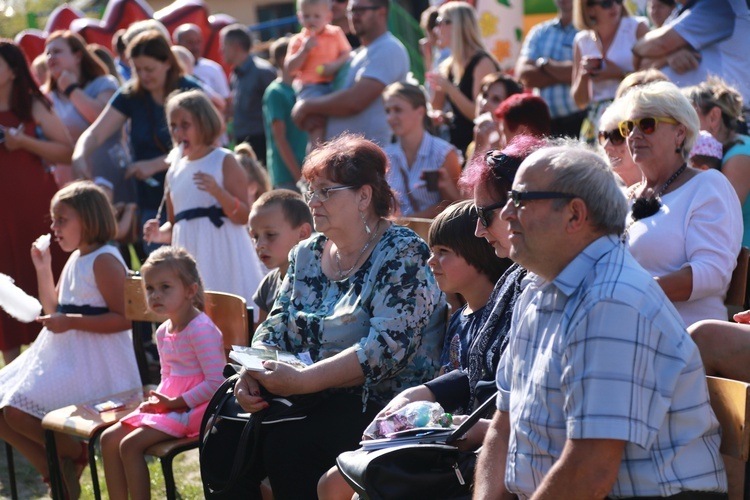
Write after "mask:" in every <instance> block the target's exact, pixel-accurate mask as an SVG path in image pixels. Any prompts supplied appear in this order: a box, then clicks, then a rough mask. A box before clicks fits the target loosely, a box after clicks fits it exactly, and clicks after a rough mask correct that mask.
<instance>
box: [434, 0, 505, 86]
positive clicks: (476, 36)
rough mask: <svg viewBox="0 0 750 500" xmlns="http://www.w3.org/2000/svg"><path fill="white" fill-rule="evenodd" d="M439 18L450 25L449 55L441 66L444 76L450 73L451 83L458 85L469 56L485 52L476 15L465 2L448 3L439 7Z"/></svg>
mask: <svg viewBox="0 0 750 500" xmlns="http://www.w3.org/2000/svg"><path fill="white" fill-rule="evenodd" d="M439 12H440V17H441V18H442V19H443V20H447V21H448V22H449V23H450V25H451V35H452V36H451V55H450V57H448V58H447V59H446V60H445V61H444V62H443V63H442V64H441V69H442V72H443V74H444V75H446V76H447V75H448V73H449V72H451V73H452V76H453V83H456V84H457V83H458V82H460V81H461V78H462V77H463V75H464V70H465V69H466V65H467V64H468V63H469V60H470V57H471V55H473V54H474V53H475V52H478V51H486V49H485V47H484V42H482V35H481V34H480V33H479V23H478V22H477V13H476V10H474V7H472V6H471V5H470V4H468V3H466V2H459V1H457V2H448V3H445V4H443V5H442V6H440V9H439ZM487 55H488V56H489V57H490V59H492V61H493V62H494V63H495V66H497V67H499V66H500V65H499V64H498V62H497V60H496V59H495V58H494V57H493V56H492V54H490V53H489V52H487Z"/></svg>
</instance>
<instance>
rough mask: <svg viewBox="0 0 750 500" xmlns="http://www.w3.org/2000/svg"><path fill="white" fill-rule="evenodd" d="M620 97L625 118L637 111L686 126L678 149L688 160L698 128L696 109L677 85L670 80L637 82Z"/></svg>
mask: <svg viewBox="0 0 750 500" xmlns="http://www.w3.org/2000/svg"><path fill="white" fill-rule="evenodd" d="M622 99H623V101H624V104H623V106H624V113H623V116H624V117H627V116H629V115H630V114H632V113H634V112H635V111H637V112H638V113H639V114H641V115H643V116H654V117H660V116H663V117H667V118H672V119H674V120H677V121H678V122H679V123H680V124H681V125H683V126H685V129H686V133H685V141H684V142H683V143H682V147H681V150H682V157H683V158H684V159H685V160H687V159H688V156H689V154H690V150H691V149H692V148H693V144H695V138H696V137H697V136H698V131H699V130H700V122H699V121H698V113H697V112H696V111H695V108H693V105H692V104H691V103H690V101H688V99H687V98H686V97H685V96H684V95H683V94H682V91H681V90H680V89H679V88H678V87H677V85H675V84H674V83H671V82H653V83H648V84H646V85H640V86H638V87H633V88H632V89H631V90H630V91H629V92H627V93H626V94H625V95H624V96H623V97H622Z"/></svg>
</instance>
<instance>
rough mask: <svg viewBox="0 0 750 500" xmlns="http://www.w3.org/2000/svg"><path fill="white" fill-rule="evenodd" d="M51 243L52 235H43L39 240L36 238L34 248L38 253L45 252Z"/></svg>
mask: <svg viewBox="0 0 750 500" xmlns="http://www.w3.org/2000/svg"><path fill="white" fill-rule="evenodd" d="M51 241H52V235H51V234H49V233H47V234H43V235H41V236H40V237H39V238H37V239H36V240H35V241H34V246H35V247H36V249H37V250H39V251H40V252H44V251H45V250H47V249H48V248H49V244H50V242H51Z"/></svg>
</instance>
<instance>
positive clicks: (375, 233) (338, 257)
mask: <svg viewBox="0 0 750 500" xmlns="http://www.w3.org/2000/svg"><path fill="white" fill-rule="evenodd" d="M381 220H382V219H378V223H377V225H376V226H375V231H373V232H372V236H370V238H369V239H368V240H367V243H365V246H363V247H362V251H361V252H359V255H357V258H356V259H355V260H354V265H353V266H352V267H350V268H349V269H347V270H343V269H341V254H340V253H339V250H338V248H336V267H337V268H338V273H339V279H340V280H342V279H344V278H348V277H349V275H350V274H351V273H352V271H354V268H355V267H357V264H358V263H359V259H361V258H362V256H363V255H364V254H365V252H366V251H367V249H368V248H370V245H372V242H373V241H375V238H376V237H377V236H378V232H380V221H381Z"/></svg>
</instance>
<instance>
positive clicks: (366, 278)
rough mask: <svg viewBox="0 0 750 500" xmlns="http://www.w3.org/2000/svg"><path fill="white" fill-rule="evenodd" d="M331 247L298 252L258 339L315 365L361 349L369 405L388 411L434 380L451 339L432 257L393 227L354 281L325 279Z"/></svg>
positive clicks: (318, 240) (312, 241) (306, 245)
mask: <svg viewBox="0 0 750 500" xmlns="http://www.w3.org/2000/svg"><path fill="white" fill-rule="evenodd" d="M327 241H328V239H327V238H326V236H325V235H323V234H316V235H314V236H312V237H311V238H309V239H308V240H306V241H303V242H302V243H300V244H299V245H297V246H296V247H295V248H294V249H293V250H292V251H291V253H290V259H289V260H290V262H289V270H288V272H287V276H286V278H285V279H284V282H283V284H282V286H281V290H280V292H279V298H278V299H277V300H276V302H275V303H274V306H273V308H272V310H271V312H270V313H269V316H268V319H267V320H266V321H265V322H263V323H262V324H261V325H260V327H258V330H257V331H256V333H255V336H254V337H253V344H254V345H266V346H272V347H275V348H279V349H282V350H286V351H290V352H294V353H296V354H301V353H307V354H309V356H310V358H311V359H312V361H318V360H322V359H326V358H329V357H331V356H333V355H335V354H337V353H339V352H341V351H343V350H345V349H347V348H349V347H352V346H354V347H355V349H356V353H357V356H358V358H359V362H360V366H361V367H362V372H363V373H364V375H365V379H366V381H365V384H364V388H363V389H360V388H352V389H350V390H351V391H360V390H362V391H363V393H362V398H363V402H365V403H366V402H367V400H368V399H371V400H373V401H376V402H378V403H381V404H385V403H386V402H388V401H389V400H390V399H391V398H392V397H393V396H394V395H396V394H397V393H399V392H400V391H402V390H404V389H406V388H408V387H412V386H415V385H419V384H421V383H424V382H426V381H428V380H430V379H432V378H433V377H434V376H435V374H436V373H437V370H438V368H439V365H440V362H439V361H440V351H441V347H442V342H443V337H444V334H445V308H446V305H445V297H444V295H443V293H442V292H441V291H440V289H439V288H438V286H437V283H436V281H435V277H434V276H433V274H432V271H431V270H430V268H429V266H428V265H427V259H429V257H430V251H429V249H428V248H427V245H426V244H425V242H424V241H423V240H422V239H421V238H420V237H419V236H417V235H416V234H415V233H414V232H413V231H412V230H410V229H407V228H405V227H401V226H396V225H393V226H391V227H390V228H389V229H388V230H387V231H386V232H385V233H384V234H383V236H382V237H381V239H380V241H379V242H378V243H377V245H376V246H375V248H374V250H373V252H372V254H371V255H370V257H369V258H368V259H367V260H366V261H365V263H364V264H363V265H362V267H360V268H359V270H357V272H355V273H354V274H353V275H352V276H350V277H349V278H347V279H344V280H341V281H334V280H331V279H329V278H328V277H326V276H325V275H324V274H323V271H322V268H321V258H322V253H323V250H324V248H325V244H326V242H327Z"/></svg>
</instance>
